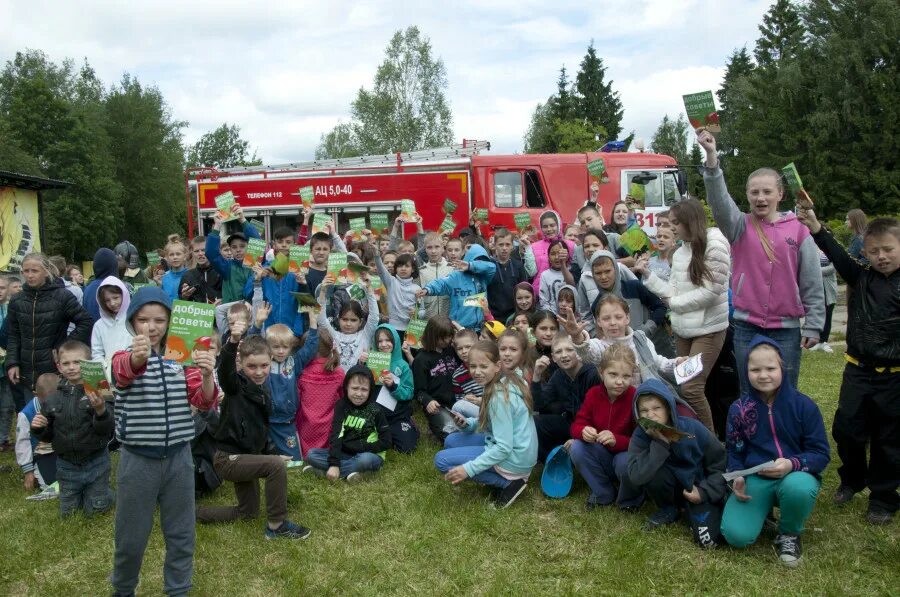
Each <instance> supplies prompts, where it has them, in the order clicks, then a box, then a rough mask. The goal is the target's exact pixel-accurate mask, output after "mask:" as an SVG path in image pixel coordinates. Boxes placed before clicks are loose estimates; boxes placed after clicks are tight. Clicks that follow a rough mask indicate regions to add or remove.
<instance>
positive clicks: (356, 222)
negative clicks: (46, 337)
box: [350, 216, 366, 240]
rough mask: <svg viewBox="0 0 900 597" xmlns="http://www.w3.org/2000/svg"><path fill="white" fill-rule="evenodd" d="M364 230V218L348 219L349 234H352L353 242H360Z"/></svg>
mask: <svg viewBox="0 0 900 597" xmlns="http://www.w3.org/2000/svg"><path fill="white" fill-rule="evenodd" d="M365 229H366V218H365V216H363V217H361V218H350V232H352V233H353V234H352V236H353V240H362V239H363V238H364V236H363V232H364V231H365Z"/></svg>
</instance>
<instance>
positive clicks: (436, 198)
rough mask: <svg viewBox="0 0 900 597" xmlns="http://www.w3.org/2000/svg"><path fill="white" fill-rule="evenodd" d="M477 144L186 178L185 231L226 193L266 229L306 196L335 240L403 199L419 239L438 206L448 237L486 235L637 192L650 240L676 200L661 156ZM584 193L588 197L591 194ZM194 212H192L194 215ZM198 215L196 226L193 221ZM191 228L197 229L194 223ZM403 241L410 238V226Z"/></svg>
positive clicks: (608, 208)
mask: <svg viewBox="0 0 900 597" xmlns="http://www.w3.org/2000/svg"><path fill="white" fill-rule="evenodd" d="M489 149H490V143H488V142H485V141H472V140H466V141H464V142H463V143H462V144H459V145H455V146H451V147H447V148H441V149H435V150H424V151H415V152H410V153H397V154H390V155H381V156H363V157H355V158H345V159H335V160H322V161H315V162H307V163H289V164H280V165H275V166H253V167H246V168H229V169H223V170H216V169H192V170H189V171H187V172H186V173H185V177H186V179H187V183H188V184H187V188H188V195H187V203H188V223H189V229H190V231H191V234H194V233H196V232H199V233H201V234H202V233H204V232H205V231H206V230H207V229H208V228H209V225H210V224H211V219H210V218H211V217H212V214H213V212H214V211H215V208H216V205H215V198H216V196H218V195H220V194H222V193H225V192H227V191H231V192H232V193H233V194H234V196H235V200H236V201H237V202H238V203H240V204H241V206H242V207H243V209H244V213H245V214H246V215H247V216H248V217H252V218H256V219H258V220H260V221H262V222H263V223H264V224H265V231H266V237H267V238H268V237H270V235H271V232H272V230H274V229H275V228H277V227H279V226H283V225H287V226H291V227H293V228H297V227H299V224H300V215H299V214H300V192H299V190H300V188H301V187H307V186H312V187H313V188H314V190H315V198H314V201H315V210H316V211H326V212H329V213H330V214H331V215H332V217H333V218H334V221H335V222H336V223H337V225H338V229H339V230H341V231H344V230H346V229H347V228H348V220H349V219H350V218H355V217H360V216H365V215H368V214H369V213H374V212H387V213H388V215H389V218H391V220H393V218H394V217H395V216H396V215H399V212H400V201H401V200H403V199H412V200H413V201H414V202H415V204H416V211H417V213H419V214H420V215H421V216H422V218H423V225H424V227H425V229H426V230H437V229H438V227H439V226H440V225H441V222H442V221H443V219H444V213H443V211H442V207H443V205H444V200H445V199H451V200H452V201H453V202H455V203H456V204H457V206H458V207H457V210H456V212H455V213H454V214H453V218H454V220H455V221H456V223H457V229H456V232H459V230H460V229H462V228H463V227H465V226H467V225H468V224H469V218H470V214H471V213H472V211H473V210H475V209H479V208H486V209H487V210H488V214H489V216H488V226H485V227H483V228H482V233H483V234H485V235H490V230H491V229H492V228H494V227H496V226H507V227H509V228H514V227H515V224H514V216H515V214H516V213H519V212H522V211H527V212H528V213H530V214H531V221H532V223H533V224H535V225H537V224H538V218H539V217H540V214H541V212H543V211H546V210H548V209H553V210H556V211H557V212H559V214H560V215H561V216H562V218H563V221H564V222H565V223H569V222H572V221H574V220H575V218H576V213H577V211H578V209H579V208H580V207H581V206H582V205H584V203H585V201H586V200H587V199H588V198H589V197H590V196H591V194H592V191H593V192H594V193H596V200H597V201H598V203H599V204H600V205H601V206H602V208H603V216H604V218H605V219H606V221H607V222H611V221H612V207H613V205H614V204H615V203H616V202H617V201H619V200H621V199H623V198H624V197H625V196H626V195H627V194H629V193H630V192H631V193H633V191H634V189H635V188H636V187H635V185H638V186H639V190H641V191H642V194H643V198H644V202H645V209H642V210H639V211H638V212H637V213H636V216H637V218H638V222H639V223H640V225H641V226H642V227H643V228H644V229H645V230H646V231H647V233H648V234H650V235H653V234H654V232H655V230H656V222H655V214H656V213H658V212H660V211H663V210H665V209H667V208H668V206H670V205H671V204H672V203H674V202H676V201H678V200H679V199H680V198H681V195H682V194H683V193H684V189H685V182H684V176H683V174H682V173H681V172H680V171H679V170H678V167H677V165H676V163H675V160H674V159H673V158H671V157H669V156H665V155H657V154H650V153H624V152H610V151H601V152H596V153H593V152H592V153H577V154H546V155H545V154H532V155H528V154H526V155H483V154H482V152H483V151H488V150H489ZM599 158H602V159H603V161H604V164H605V168H606V172H605V176H604V177H603V181H602V183H601V182H599V181H598V179H597V178H592V177H591V174H590V173H589V171H588V169H587V164H588V162H592V161H594V160H597V159H599ZM592 186H593V189H592V188H591V187H592ZM195 209H196V212H195ZM197 216H199V217H197ZM195 222H196V223H195ZM407 226H410V228H407V229H406V231H405V232H408V233H409V232H412V228H411V225H407Z"/></svg>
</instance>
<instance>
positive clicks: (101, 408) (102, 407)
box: [84, 392, 106, 415]
mask: <svg viewBox="0 0 900 597" xmlns="http://www.w3.org/2000/svg"><path fill="white" fill-rule="evenodd" d="M84 395H85V396H87V399H88V402H90V404H91V406H92V407H93V409H94V412H96V413H97V414H98V415H102V414H103V413H104V412H105V411H106V401H105V400H103V398H102V397H100V396H99V395H97V394H96V393H94V392H85V393H84Z"/></svg>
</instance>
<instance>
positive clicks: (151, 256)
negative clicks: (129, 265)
mask: <svg viewBox="0 0 900 597" xmlns="http://www.w3.org/2000/svg"><path fill="white" fill-rule="evenodd" d="M161 261H162V259H161V258H160V256H159V253H157V252H156V251H147V265H148V266H149V267H153V266H154V265H159V264H160V262H161Z"/></svg>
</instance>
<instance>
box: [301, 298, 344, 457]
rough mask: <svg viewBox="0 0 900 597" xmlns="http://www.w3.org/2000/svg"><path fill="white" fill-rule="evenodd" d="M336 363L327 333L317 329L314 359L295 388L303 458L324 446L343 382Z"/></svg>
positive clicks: (342, 376) (330, 338)
mask: <svg viewBox="0 0 900 597" xmlns="http://www.w3.org/2000/svg"><path fill="white" fill-rule="evenodd" d="M313 317H314V316H313ZM313 317H310V319H313ZM340 360H341V355H340V354H338V351H337V350H336V349H335V347H334V340H333V339H332V337H331V334H330V333H328V331H326V330H320V331H319V341H318V350H317V352H316V358H314V359H313V360H312V361H311V362H310V363H309V364H308V365H307V366H306V367H304V369H303V373H302V374H301V375H300V380H299V382H298V388H297V389H298V399H299V406H298V408H297V419H296V426H297V433H298V434H299V436H300V451H301V452H302V454H303V455H304V456H305V455H306V453H307V452H309V450H311V449H312V448H325V447H327V446H328V434H329V433H330V432H331V417H332V415H333V414H334V405H335V403H336V402H337V401H338V400H340V397H341V385H342V384H343V383H344V370H343V369H341V367H340V364H341V363H340Z"/></svg>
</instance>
